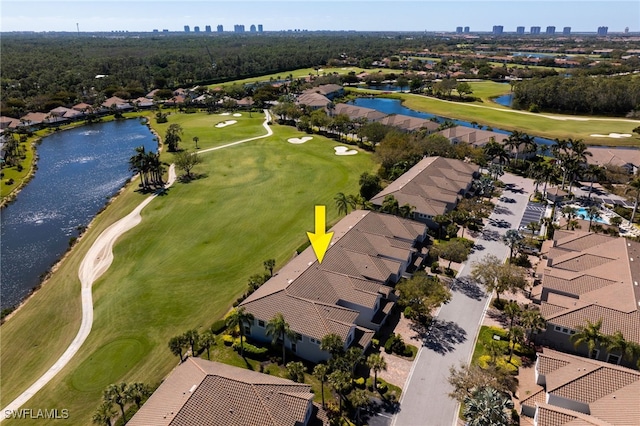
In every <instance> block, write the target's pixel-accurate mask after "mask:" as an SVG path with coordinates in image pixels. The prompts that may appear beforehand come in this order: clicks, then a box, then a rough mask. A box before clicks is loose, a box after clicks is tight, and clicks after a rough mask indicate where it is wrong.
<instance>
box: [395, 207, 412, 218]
mask: <svg viewBox="0 0 640 426" xmlns="http://www.w3.org/2000/svg"><path fill="white" fill-rule="evenodd" d="M415 209H416V208H415V206H412V205H410V204H403V205H401V206H400V208H399V209H398V213H399V214H400V217H404V218H410V217H411V215H412V214H413V211H414V210H415Z"/></svg>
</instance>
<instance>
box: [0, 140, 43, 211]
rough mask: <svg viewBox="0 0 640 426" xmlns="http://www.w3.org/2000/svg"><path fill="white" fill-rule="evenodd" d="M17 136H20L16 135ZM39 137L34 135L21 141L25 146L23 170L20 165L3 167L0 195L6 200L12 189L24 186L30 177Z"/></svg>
mask: <svg viewBox="0 0 640 426" xmlns="http://www.w3.org/2000/svg"><path fill="white" fill-rule="evenodd" d="M16 137H20V136H19V135H16ZM37 139H38V137H37V136H32V137H30V138H28V139H27V141H26V142H22V143H20V145H22V146H23V147H24V154H25V158H24V160H20V165H21V166H22V170H21V171H19V170H18V166H12V167H4V166H3V167H2V179H1V181H2V184H1V185H0V197H1V198H2V199H3V200H4V198H5V197H7V196H8V195H9V194H11V192H12V191H14V190H15V189H17V188H19V187H20V186H22V184H23V182H24V181H25V180H26V179H28V178H29V176H30V174H31V166H32V163H33V156H34V155H35V147H34V146H33V144H34V143H35V141H36V140H37ZM10 179H13V183H12V184H8V183H7V181H10Z"/></svg>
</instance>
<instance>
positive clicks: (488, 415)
mask: <svg viewBox="0 0 640 426" xmlns="http://www.w3.org/2000/svg"><path fill="white" fill-rule="evenodd" d="M511 409H513V402H512V401H511V399H510V398H508V397H507V396H505V395H504V394H502V393H500V392H498V391H497V390H495V389H493V388H491V387H484V388H482V389H480V390H478V391H476V392H475V393H474V394H473V396H472V397H471V398H469V397H467V398H465V401H464V411H463V415H464V417H465V419H466V420H467V425H469V426H486V425H496V426H497V425H505V426H506V425H509V424H511V416H510V415H509V413H510V410H511Z"/></svg>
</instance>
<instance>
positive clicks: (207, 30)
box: [204, 25, 211, 33]
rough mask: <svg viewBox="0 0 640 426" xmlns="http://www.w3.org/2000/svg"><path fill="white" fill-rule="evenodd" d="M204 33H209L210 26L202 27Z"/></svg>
mask: <svg viewBox="0 0 640 426" xmlns="http://www.w3.org/2000/svg"><path fill="white" fill-rule="evenodd" d="M204 32H205V33H210V32H211V25H206V26H205V27H204Z"/></svg>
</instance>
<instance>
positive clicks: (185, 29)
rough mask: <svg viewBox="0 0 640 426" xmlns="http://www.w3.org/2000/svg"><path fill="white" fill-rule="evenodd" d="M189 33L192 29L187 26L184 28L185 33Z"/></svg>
mask: <svg viewBox="0 0 640 426" xmlns="http://www.w3.org/2000/svg"><path fill="white" fill-rule="evenodd" d="M189 31H191V29H190V28H189V26H188V25H185V26H184V32H185V33H188V32H189Z"/></svg>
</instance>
